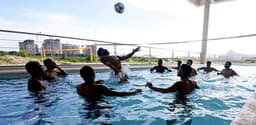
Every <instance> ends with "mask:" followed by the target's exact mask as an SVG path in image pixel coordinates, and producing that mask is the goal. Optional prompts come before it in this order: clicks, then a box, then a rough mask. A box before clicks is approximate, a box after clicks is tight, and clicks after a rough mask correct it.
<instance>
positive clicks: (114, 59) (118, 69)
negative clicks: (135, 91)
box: [97, 47, 140, 82]
mask: <svg viewBox="0 0 256 125" xmlns="http://www.w3.org/2000/svg"><path fill="white" fill-rule="evenodd" d="M139 50H140V47H137V48H136V49H133V51H132V52H131V53H129V54H127V55H125V56H110V55H109V52H108V50H107V49H104V48H99V49H98V52H97V54H98V56H99V57H100V61H101V62H102V63H103V64H105V65H106V66H108V67H110V68H111V69H112V70H113V71H114V73H115V75H117V76H118V77H119V78H120V82H126V81H128V76H127V74H126V73H125V72H123V71H122V70H123V69H122V65H121V61H122V60H125V59H128V58H130V57H132V56H133V55H134V54H135V53H136V52H138V51H139Z"/></svg>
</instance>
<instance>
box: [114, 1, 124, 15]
mask: <svg viewBox="0 0 256 125" xmlns="http://www.w3.org/2000/svg"><path fill="white" fill-rule="evenodd" d="M115 11H116V12H117V13H119V14H122V13H123V12H124V4H123V3H121V2H118V3H116V4H115Z"/></svg>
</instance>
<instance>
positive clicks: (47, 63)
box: [44, 58, 56, 67]
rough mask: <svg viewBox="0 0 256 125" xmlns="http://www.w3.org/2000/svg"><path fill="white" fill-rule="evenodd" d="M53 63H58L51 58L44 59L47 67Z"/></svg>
mask: <svg viewBox="0 0 256 125" xmlns="http://www.w3.org/2000/svg"><path fill="white" fill-rule="evenodd" d="M52 64H54V65H56V63H55V62H54V61H52V60H51V59H49V58H48V59H45V60H44V65H45V66H46V67H48V66H51V65H52Z"/></svg>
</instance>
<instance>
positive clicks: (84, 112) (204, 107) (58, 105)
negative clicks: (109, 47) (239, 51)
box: [0, 66, 256, 125]
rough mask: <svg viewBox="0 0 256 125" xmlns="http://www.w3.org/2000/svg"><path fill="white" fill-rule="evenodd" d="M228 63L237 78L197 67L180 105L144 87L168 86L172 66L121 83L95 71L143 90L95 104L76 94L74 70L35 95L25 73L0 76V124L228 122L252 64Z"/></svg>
mask: <svg viewBox="0 0 256 125" xmlns="http://www.w3.org/2000/svg"><path fill="white" fill-rule="evenodd" d="M216 68H217V69H222V66H216ZM232 68H233V69H235V70H236V71H237V72H238V73H239V74H240V77H233V78H230V79H225V78H223V77H221V76H217V75H216V74H215V73H211V74H204V73H202V72H200V73H199V75H198V76H197V77H195V78H192V79H193V80H195V81H197V83H198V85H199V87H200V88H201V89H200V90H196V91H194V92H193V93H192V94H191V95H189V96H188V100H187V101H186V105H182V104H181V103H179V102H178V100H176V97H175V93H167V94H162V93H158V92H155V91H152V90H150V89H148V88H146V87H144V85H145V83H146V81H151V82H153V84H154V85H156V86H161V87H167V86H170V85H172V84H173V83H174V82H175V81H177V80H179V78H178V77H177V76H176V73H177V72H176V71H174V72H171V73H166V74H157V73H150V72H149V69H141V70H135V71H130V72H129V75H130V82H129V83H128V84H122V85H120V84H118V83H117V82H114V81H110V80H109V74H110V73H109V72H97V74H96V77H97V79H103V80H106V83H105V85H106V86H108V87H111V88H113V89H115V90H118V91H128V90H133V89H135V88H140V89H142V90H143V92H142V93H139V94H137V95H134V96H127V97H104V98H103V99H102V101H100V102H98V104H97V105H88V103H87V102H86V101H85V100H84V99H83V98H81V97H79V96H78V95H77V93H76V89H75V86H76V85H78V84H80V83H82V79H81V78H80V76H79V74H77V73H73V74H70V75H68V76H67V77H65V78H58V79H57V81H55V82H54V83H52V84H51V85H49V86H48V88H47V92H46V93H45V94H43V95H40V96H39V95H33V94H31V93H29V92H28V91H27V79H28V78H27V77H23V78H20V79H11V80H10V79H8V80H0V125H7V124H24V125H37V124H42V125H45V124H46V125H48V124H49V125H51V124H57V125H80V124H93V125H95V124H113V125H119V124H122V125H126V124H127V125H141V124H142V125H164V124H167V125H176V124H180V125H190V124H191V125H229V124H230V122H231V121H232V120H233V119H234V118H235V116H236V115H237V114H238V113H239V111H240V110H241V108H242V106H243V105H244V103H245V102H246V100H247V98H248V97H249V96H251V95H252V94H253V93H254V91H255V90H256V72H255V71H256V67H254V66H232ZM175 102H176V103H175ZM99 107H105V108H99ZM110 107H112V108H110Z"/></svg>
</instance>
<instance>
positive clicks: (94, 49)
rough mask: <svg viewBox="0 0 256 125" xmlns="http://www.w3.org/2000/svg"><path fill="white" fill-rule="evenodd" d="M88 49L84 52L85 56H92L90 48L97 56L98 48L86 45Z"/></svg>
mask: <svg viewBox="0 0 256 125" xmlns="http://www.w3.org/2000/svg"><path fill="white" fill-rule="evenodd" d="M85 47H86V49H85V50H84V51H83V54H84V55H90V48H92V54H93V55H95V54H96V46H95V45H86V46H85Z"/></svg>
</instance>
